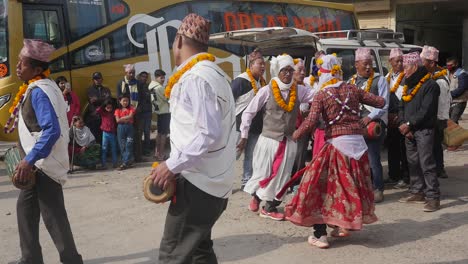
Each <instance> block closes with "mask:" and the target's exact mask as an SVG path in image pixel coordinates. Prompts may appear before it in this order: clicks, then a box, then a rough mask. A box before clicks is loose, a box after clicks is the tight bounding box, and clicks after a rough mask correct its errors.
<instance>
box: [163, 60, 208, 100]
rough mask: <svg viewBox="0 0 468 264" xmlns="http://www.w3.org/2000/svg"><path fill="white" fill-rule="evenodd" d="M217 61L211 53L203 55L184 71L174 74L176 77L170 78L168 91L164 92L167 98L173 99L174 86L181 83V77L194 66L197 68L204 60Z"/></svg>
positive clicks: (190, 62) (191, 62)
mask: <svg viewBox="0 0 468 264" xmlns="http://www.w3.org/2000/svg"><path fill="white" fill-rule="evenodd" d="M215 59H216V58H215V56H213V55H211V54H209V53H202V54H199V55H197V56H196V57H195V58H193V59H191V60H190V61H189V62H188V63H187V64H186V65H185V66H184V67H183V68H182V69H180V70H178V71H177V72H176V73H174V75H172V76H171V78H169V81H168V82H167V86H166V89H165V91H164V95H165V96H166V98H169V97H171V92H172V87H174V85H175V84H176V83H177V82H178V81H179V79H180V77H182V75H184V73H186V72H187V71H188V70H190V69H191V68H192V67H193V66H195V64H197V63H199V62H200V61H204V60H209V61H215Z"/></svg>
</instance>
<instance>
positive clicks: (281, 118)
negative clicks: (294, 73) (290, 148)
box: [262, 86, 299, 141]
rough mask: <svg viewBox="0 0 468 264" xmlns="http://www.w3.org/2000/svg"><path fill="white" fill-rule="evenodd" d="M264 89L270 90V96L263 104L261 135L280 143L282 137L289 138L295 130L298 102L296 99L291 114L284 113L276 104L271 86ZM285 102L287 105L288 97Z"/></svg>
mask: <svg viewBox="0 0 468 264" xmlns="http://www.w3.org/2000/svg"><path fill="white" fill-rule="evenodd" d="M263 89H265V88H263ZM266 89H270V96H269V98H268V101H267V103H266V104H265V111H264V113H263V129H262V135H263V136H265V137H267V138H271V139H274V140H276V141H282V140H283V138H284V137H291V136H292V134H293V132H294V130H295V129H296V119H297V114H298V111H299V100H298V99H296V103H295V104H294V108H293V110H292V111H291V112H286V111H284V110H283V109H282V108H281V107H280V106H279V105H278V104H277V103H276V101H275V98H274V96H273V91H272V90H271V86H268V88H266ZM285 101H286V103H289V95H288V98H286V100H285Z"/></svg>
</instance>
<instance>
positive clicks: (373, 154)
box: [366, 122, 386, 191]
mask: <svg viewBox="0 0 468 264" xmlns="http://www.w3.org/2000/svg"><path fill="white" fill-rule="evenodd" d="M380 125H381V126H382V133H381V134H380V137H378V138H375V139H366V144H367V148H368V154H369V163H370V167H371V174H372V183H373V186H374V190H379V191H383V190H384V181H383V168H382V162H381V161H380V148H381V147H382V145H383V142H384V139H385V133H386V125H385V123H384V122H380Z"/></svg>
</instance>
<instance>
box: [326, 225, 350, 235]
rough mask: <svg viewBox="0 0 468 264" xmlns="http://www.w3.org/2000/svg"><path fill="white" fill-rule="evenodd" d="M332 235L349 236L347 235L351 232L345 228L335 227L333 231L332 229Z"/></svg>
mask: <svg viewBox="0 0 468 264" xmlns="http://www.w3.org/2000/svg"><path fill="white" fill-rule="evenodd" d="M330 235H331V236H332V237H347V236H349V232H348V230H346V229H345V228H341V227H334V228H333V231H331V233H330Z"/></svg>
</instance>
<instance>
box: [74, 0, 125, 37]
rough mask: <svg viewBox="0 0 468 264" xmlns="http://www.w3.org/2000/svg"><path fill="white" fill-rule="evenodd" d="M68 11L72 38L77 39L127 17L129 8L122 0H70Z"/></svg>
mask: <svg viewBox="0 0 468 264" xmlns="http://www.w3.org/2000/svg"><path fill="white" fill-rule="evenodd" d="M67 11H68V21H69V23H70V35H71V39H72V41H75V40H77V39H79V38H81V37H83V36H85V35H87V34H90V33H92V32H93V31H96V30H97V29H99V28H102V27H104V26H106V25H108V24H110V23H112V22H115V21H117V20H119V19H121V18H123V17H126V16H127V15H128V13H129V8H128V6H127V4H126V3H125V2H123V1H120V0H93V1H89V0H87V1H83V0H80V1H78V0H68V1H67Z"/></svg>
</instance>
